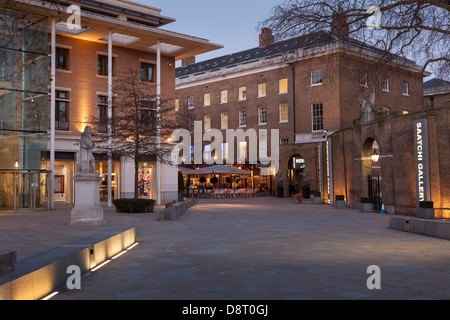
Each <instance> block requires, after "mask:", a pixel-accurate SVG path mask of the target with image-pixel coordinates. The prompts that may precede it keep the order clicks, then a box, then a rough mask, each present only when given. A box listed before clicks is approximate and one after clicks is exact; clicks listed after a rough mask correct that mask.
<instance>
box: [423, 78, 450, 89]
mask: <svg viewBox="0 0 450 320" xmlns="http://www.w3.org/2000/svg"><path fill="white" fill-rule="evenodd" d="M447 86H450V82H449V81H445V80H442V79H438V78H433V79H430V80H428V81H425V82H424V83H423V88H424V89H431V88H439V87H447Z"/></svg>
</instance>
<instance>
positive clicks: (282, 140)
mask: <svg viewBox="0 0 450 320" xmlns="http://www.w3.org/2000/svg"><path fill="white" fill-rule="evenodd" d="M283 144H289V139H288V138H285V139H280V145H283Z"/></svg>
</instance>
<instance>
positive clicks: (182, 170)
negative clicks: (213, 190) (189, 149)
mask: <svg viewBox="0 0 450 320" xmlns="http://www.w3.org/2000/svg"><path fill="white" fill-rule="evenodd" d="M178 169H180V170H181V173H182V174H196V171H195V170H193V169H189V168H183V167H178Z"/></svg>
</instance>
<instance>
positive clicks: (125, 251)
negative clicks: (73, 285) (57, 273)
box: [41, 242, 139, 300]
mask: <svg viewBox="0 0 450 320" xmlns="http://www.w3.org/2000/svg"><path fill="white" fill-rule="evenodd" d="M138 244H139V242H135V243H134V244H132V245H131V246H129V247H128V248H126V249H125V250H123V251H121V252H119V253H118V254H116V255H114V256H113V257H111V259H108V260H106V261H104V262H102V263H101V264H99V265H98V266H95V267H94V268H92V269H91V270H89V271H91V272H94V271H97V270H98V269H100V268H101V267H103V266H105V265H107V264H108V263H110V262H111V261H112V260H115V259H117V258H118V257H120V256H121V255H123V254H124V253H127V252H128V251H130V250H131V249H133V248H134V247H135V246H137V245H138ZM88 275H89V274H88ZM58 293H59V291H54V292H52V293H51V294H49V295H47V296H45V297H44V298H42V299H41V300H50V299H51V298H53V297H54V296H56V295H57V294H58Z"/></svg>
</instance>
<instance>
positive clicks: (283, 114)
mask: <svg viewBox="0 0 450 320" xmlns="http://www.w3.org/2000/svg"><path fill="white" fill-rule="evenodd" d="M279 109H280V122H288V104H287V103H283V104H280V106H279Z"/></svg>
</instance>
